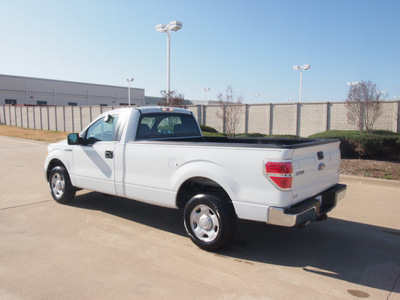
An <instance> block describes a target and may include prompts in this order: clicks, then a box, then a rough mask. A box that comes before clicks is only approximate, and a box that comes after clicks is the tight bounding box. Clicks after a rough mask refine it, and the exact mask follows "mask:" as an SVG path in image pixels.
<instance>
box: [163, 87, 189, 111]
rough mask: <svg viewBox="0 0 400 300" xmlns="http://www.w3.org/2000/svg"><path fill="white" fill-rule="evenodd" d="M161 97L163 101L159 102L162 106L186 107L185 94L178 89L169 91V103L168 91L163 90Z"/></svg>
mask: <svg viewBox="0 0 400 300" xmlns="http://www.w3.org/2000/svg"><path fill="white" fill-rule="evenodd" d="M160 93H161V97H162V100H163V102H160V103H158V105H160V106H172V107H185V96H184V95H183V94H179V93H178V92H177V91H170V92H169V103H168V92H167V91H166V90H162V91H161V92H160Z"/></svg>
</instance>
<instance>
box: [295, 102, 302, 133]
mask: <svg viewBox="0 0 400 300" xmlns="http://www.w3.org/2000/svg"><path fill="white" fill-rule="evenodd" d="M301 107H302V104H301V103H297V104H296V116H295V118H296V123H295V124H296V135H297V136H300V122H301V120H300V116H301Z"/></svg>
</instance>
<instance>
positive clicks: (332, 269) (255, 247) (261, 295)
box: [0, 136, 400, 300]
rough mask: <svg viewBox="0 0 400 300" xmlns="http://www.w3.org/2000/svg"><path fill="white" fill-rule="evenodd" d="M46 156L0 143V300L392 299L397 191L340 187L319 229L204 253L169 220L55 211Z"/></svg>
mask: <svg viewBox="0 0 400 300" xmlns="http://www.w3.org/2000/svg"><path fill="white" fill-rule="evenodd" d="M46 146H47V144H46V143H42V142H34V141H27V140H21V139H15V138H8V137H2V136H0V170H1V172H0V191H1V192H0V195H1V197H0V299H116V298H118V299H161V298H163V299H362V298H369V299H392V300H394V299H397V300H399V299H400V217H399V216H400V182H394V181H384V180H375V179H366V178H358V177H351V176H344V177H341V182H343V183H345V184H347V185H348V189H347V195H346V197H345V198H344V199H343V200H342V201H341V202H339V204H338V206H337V207H336V209H335V210H334V211H333V212H331V213H330V214H329V218H328V220H327V221H324V222H315V223H312V224H310V225H309V226H307V227H306V228H304V229H291V228H281V227H275V226H267V225H265V224H262V223H253V222H245V221H240V222H239V224H238V232H237V235H236V238H235V240H234V242H233V243H232V244H231V245H230V246H229V247H227V248H226V249H224V250H222V251H220V252H218V253H209V252H206V251H203V250H200V249H199V248H197V247H196V246H195V245H194V244H192V242H191V241H190V240H189V238H187V237H186V235H185V230H184V227H183V221H182V212H181V211H178V210H173V209H166V208H161V207H156V206H151V205H147V204H143V203H140V202H136V201H132V200H127V199H123V198H118V197H112V196H106V195H103V194H99V193H95V192H90V191H80V192H78V194H77V197H76V199H75V201H74V202H73V203H71V204H70V205H60V204H57V203H56V202H55V201H54V200H52V198H51V195H50V192H49V190H48V186H47V182H46V181H45V179H44V173H43V162H44V159H45V155H46Z"/></svg>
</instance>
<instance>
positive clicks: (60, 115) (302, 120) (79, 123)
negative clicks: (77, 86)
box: [0, 101, 400, 137]
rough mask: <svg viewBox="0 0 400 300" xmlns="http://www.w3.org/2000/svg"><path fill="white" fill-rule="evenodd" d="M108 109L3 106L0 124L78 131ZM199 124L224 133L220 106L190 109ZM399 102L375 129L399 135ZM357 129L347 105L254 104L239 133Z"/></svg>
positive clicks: (387, 107)
mask: <svg viewBox="0 0 400 300" xmlns="http://www.w3.org/2000/svg"><path fill="white" fill-rule="evenodd" d="M113 108H115V107H112V106H107V107H101V106H9V105H6V106H4V105H3V106H0V123H1V124H6V125H12V126H20V127H27V128H34V129H43V130H57V131H67V132H79V131H81V130H82V129H83V128H85V127H86V125H88V124H89V123H90V122H91V121H92V120H93V119H94V118H96V117H97V116H98V115H99V114H101V113H102V112H105V111H107V110H110V109H113ZM188 109H189V110H191V111H192V112H193V114H194V116H195V117H196V118H197V119H198V121H199V123H200V124H205V125H208V126H211V127H214V128H215V129H216V130H218V131H219V132H223V122H222V119H221V118H219V117H218V113H221V109H220V107H219V106H218V105H209V106H203V105H196V106H189V107H188ZM399 110H400V101H385V102H384V103H383V109H382V114H381V116H380V117H379V118H378V120H377V122H376V123H375V127H374V129H384V130H391V131H394V132H400V122H399V120H397V116H398V114H399ZM335 129H340V130H352V129H355V128H354V127H353V126H352V125H350V124H349V123H348V121H347V109H346V107H345V104H344V102H330V103H305V104H299V103H294V104H254V105H250V104H247V105H243V107H242V108H241V115H240V123H239V126H238V132H239V133H244V132H246V131H247V132H248V133H263V134H292V135H299V136H302V137H307V136H309V135H311V134H314V133H317V132H322V131H326V130H335Z"/></svg>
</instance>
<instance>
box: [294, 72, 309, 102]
mask: <svg viewBox="0 0 400 300" xmlns="http://www.w3.org/2000/svg"><path fill="white" fill-rule="evenodd" d="M309 68H311V66H310V65H302V66H299V65H294V66H293V70H300V103H301V95H302V88H303V70H308V69H309Z"/></svg>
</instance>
